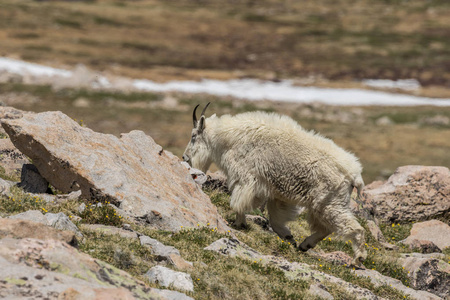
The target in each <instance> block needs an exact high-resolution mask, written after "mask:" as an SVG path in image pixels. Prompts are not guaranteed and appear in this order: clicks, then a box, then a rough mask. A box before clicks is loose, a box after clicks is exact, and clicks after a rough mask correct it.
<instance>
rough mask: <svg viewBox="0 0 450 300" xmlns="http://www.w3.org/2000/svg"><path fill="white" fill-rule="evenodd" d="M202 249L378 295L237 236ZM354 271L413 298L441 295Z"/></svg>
mask: <svg viewBox="0 0 450 300" xmlns="http://www.w3.org/2000/svg"><path fill="white" fill-rule="evenodd" d="M205 250H211V251H216V252H218V253H221V254H223V255H229V256H232V257H235V256H237V257H240V258H243V259H249V260H252V261H254V262H255V263H261V264H263V265H271V266H275V267H277V268H280V269H281V270H282V271H283V272H284V273H285V276H286V277H287V278H288V279H290V280H296V279H305V280H313V281H315V282H318V283H322V284H326V283H334V284H337V285H339V286H341V287H342V288H344V289H345V290H346V291H347V292H349V293H351V294H353V295H355V297H357V298H363V299H380V298H379V297H378V296H376V295H375V294H373V293H372V292H371V291H369V290H367V289H364V288H361V287H359V286H355V285H353V284H350V283H348V282H346V281H344V280H342V279H340V278H338V277H334V276H332V275H329V274H327V273H324V272H321V271H319V270H317V269H315V268H314V267H312V266H310V265H307V264H304V263H298V262H288V261H287V260H285V259H283V258H280V257H277V256H272V255H261V254H260V253H258V252H257V251H255V250H253V249H251V248H250V247H248V246H247V245H245V244H243V243H241V242H239V241H238V240H236V239H227V238H222V239H220V240H218V241H216V242H214V243H212V244H211V245H209V246H208V247H206V248H205ZM346 257H347V255H346V254H345V253H339V252H335V253H334V254H332V255H331V256H330V257H327V259H328V260H333V261H337V263H338V264H342V263H343V262H345V260H346ZM353 272H354V273H355V274H356V275H358V276H364V277H368V278H369V279H370V280H371V282H372V283H373V284H374V285H375V286H382V285H390V286H391V287H392V288H394V289H396V290H399V291H401V292H403V293H405V294H407V295H409V296H410V297H411V298H412V299H417V300H423V299H432V300H438V299H441V298H440V297H437V296H435V295H434V294H431V293H429V292H426V291H416V290H414V289H412V288H409V287H406V286H405V285H403V284H402V283H401V281H400V280H398V279H394V278H391V277H388V276H384V275H382V274H380V273H379V272H377V271H375V270H369V269H357V270H354V271H353Z"/></svg>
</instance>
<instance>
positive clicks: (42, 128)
mask: <svg viewBox="0 0 450 300" xmlns="http://www.w3.org/2000/svg"><path fill="white" fill-rule="evenodd" d="M2 126H3V128H4V129H5V130H6V132H7V133H8V135H9V136H10V138H11V141H12V142H13V143H14V145H15V146H16V147H17V148H18V149H19V150H20V151H21V152H22V153H24V154H26V155H27V156H29V157H30V158H31V159H32V160H33V164H34V165H35V166H36V167H37V168H38V170H39V172H40V173H41V175H42V176H43V177H44V178H45V179H47V180H48V181H49V182H50V184H51V185H53V186H54V187H55V188H57V189H58V190H60V191H62V192H64V193H69V192H72V191H76V190H81V193H82V197H84V198H87V199H95V200H97V201H101V200H103V201H108V202H111V203H112V204H115V205H117V206H118V207H119V208H120V209H122V210H124V211H126V212H127V213H129V214H131V215H133V216H134V218H135V219H136V220H139V221H146V222H147V223H149V224H151V225H152V226H153V227H155V228H159V229H164V230H171V231H177V230H180V229H181V228H182V226H183V227H196V226H197V224H203V225H204V224H207V223H210V224H212V225H213V226H215V227H217V229H218V230H219V231H227V230H228V229H229V228H228V226H227V225H226V222H225V221H224V220H223V219H222V217H221V216H220V215H219V214H218V212H217V209H216V207H215V206H214V205H213V204H212V203H211V201H210V199H209V198H208V197H207V196H206V195H205V194H204V193H203V192H202V191H201V189H200V188H199V187H198V186H197V184H196V183H195V182H194V180H193V179H192V178H191V175H190V174H189V171H188V170H186V168H185V167H183V166H182V165H181V164H180V160H179V159H178V158H177V157H175V156H174V155H173V154H172V153H170V152H167V151H164V150H163V149H162V147H161V146H159V145H158V144H156V143H155V142H154V141H153V139H152V138H151V137H149V136H147V135H145V134H144V133H143V132H142V131H132V132H130V133H128V134H123V135H122V136H121V138H117V137H115V136H113V135H109V134H101V133H97V132H94V131H92V130H90V129H89V128H85V127H81V126H80V125H79V124H78V123H77V122H75V121H73V120H72V119H71V118H69V117H68V116H66V115H65V114H63V113H61V112H45V113H39V114H25V115H24V116H23V117H22V118H20V119H15V120H2Z"/></svg>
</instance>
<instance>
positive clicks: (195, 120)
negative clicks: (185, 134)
mask: <svg viewBox="0 0 450 300" xmlns="http://www.w3.org/2000/svg"><path fill="white" fill-rule="evenodd" d="M199 105H200V104H197V106H196V107H195V108H194V112H193V113H192V119H193V121H194V128H195V127H197V116H196V114H195V112H196V111H197V107H199Z"/></svg>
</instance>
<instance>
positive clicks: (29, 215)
mask: <svg viewBox="0 0 450 300" xmlns="http://www.w3.org/2000/svg"><path fill="white" fill-rule="evenodd" d="M8 219H20V220H27V221H31V222H37V223H41V224H44V225H48V220H47V218H46V217H45V216H44V214H42V212H40V211H39V210H29V211H26V212H23V213H20V214H16V215H12V216H9V217H8Z"/></svg>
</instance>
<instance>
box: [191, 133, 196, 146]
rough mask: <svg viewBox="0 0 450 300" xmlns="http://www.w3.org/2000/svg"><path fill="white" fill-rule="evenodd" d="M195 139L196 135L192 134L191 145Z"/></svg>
mask: <svg viewBox="0 0 450 300" xmlns="http://www.w3.org/2000/svg"><path fill="white" fill-rule="evenodd" d="M196 138H197V135H196V134H193V135H192V138H191V143H192V144H193V143H195V139H196Z"/></svg>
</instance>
